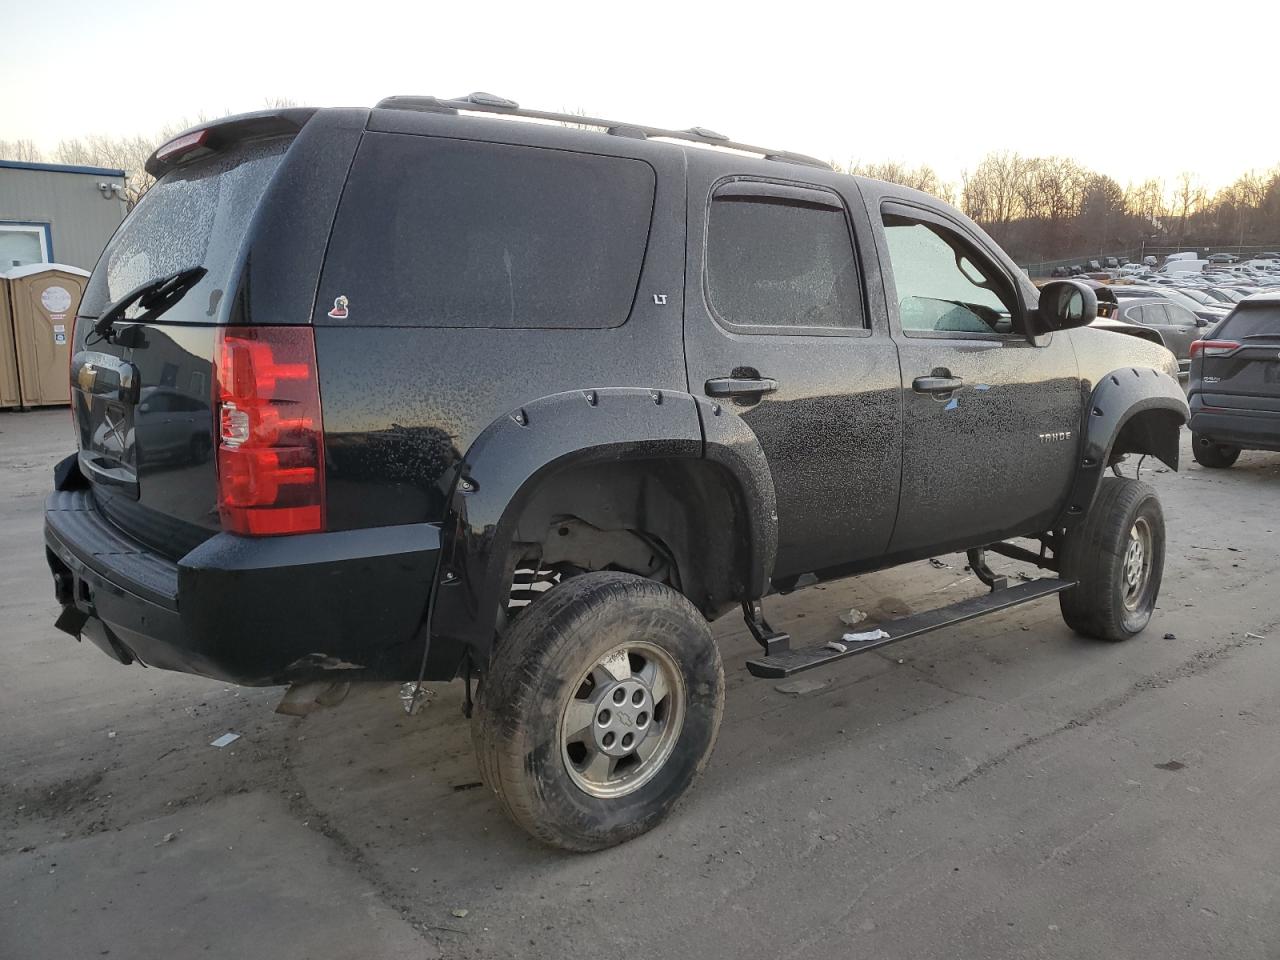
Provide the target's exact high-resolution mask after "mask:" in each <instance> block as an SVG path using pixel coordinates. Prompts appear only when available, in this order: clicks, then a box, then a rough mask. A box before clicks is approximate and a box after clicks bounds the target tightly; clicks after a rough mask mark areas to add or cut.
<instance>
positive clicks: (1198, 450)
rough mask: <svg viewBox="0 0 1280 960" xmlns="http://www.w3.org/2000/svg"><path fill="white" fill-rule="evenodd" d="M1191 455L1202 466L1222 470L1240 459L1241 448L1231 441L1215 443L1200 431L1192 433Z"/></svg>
mask: <svg viewBox="0 0 1280 960" xmlns="http://www.w3.org/2000/svg"><path fill="white" fill-rule="evenodd" d="M1191 455H1192V456H1193V457H1195V458H1196V463H1198V464H1200V466H1202V467H1209V468H1211V469H1214V470H1221V469H1225V468H1227V467H1230V466H1232V465H1234V464H1235V462H1236V461H1237V460H1239V459H1240V448H1239V447H1234V446H1232V445H1231V444H1229V443H1214V442H1213V441H1212V440H1210V439H1209V438H1208V437H1204V436H1201V435H1200V434H1198V433H1193V434H1191Z"/></svg>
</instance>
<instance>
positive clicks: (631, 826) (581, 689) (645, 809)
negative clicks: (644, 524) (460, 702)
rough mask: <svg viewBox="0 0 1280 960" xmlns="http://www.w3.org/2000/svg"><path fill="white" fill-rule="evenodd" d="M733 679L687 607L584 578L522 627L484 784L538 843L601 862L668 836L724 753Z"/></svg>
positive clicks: (619, 581)
mask: <svg viewBox="0 0 1280 960" xmlns="http://www.w3.org/2000/svg"><path fill="white" fill-rule="evenodd" d="M723 706H724V669H723V667H722V665H721V662H720V655H719V652H718V651H717V650H716V646H715V644H714V642H713V641H712V639H711V631H710V628H709V627H708V625H707V622H706V620H705V618H704V617H703V616H702V615H701V614H700V613H699V612H698V610H697V609H696V608H695V607H694V606H693V604H691V603H690V602H689V601H688V600H687V599H686V598H685V597H684V596H682V595H681V594H679V593H678V592H676V591H675V590H673V589H671V588H670V587H667V586H664V585H663V584H660V583H657V582H655V581H652V580H646V579H644V578H643V577H638V576H634V575H632V574H627V573H617V572H609V571H605V572H598V573H587V574H583V575H581V576H578V577H573V578H571V579H569V580H567V581H565V582H563V583H561V584H559V585H557V586H555V587H553V588H552V589H551V590H549V591H547V593H546V594H544V595H543V596H542V597H540V598H539V599H538V601H537V602H536V603H533V604H531V605H530V606H529V607H528V608H527V609H526V610H525V611H523V612H522V613H521V614H520V616H519V617H518V618H517V619H516V620H515V622H514V623H513V624H512V626H511V628H510V629H509V630H508V631H507V633H506V634H505V636H504V637H503V638H502V640H501V642H500V643H499V645H498V648H497V650H496V651H495V653H494V657H493V660H492V662H491V664H490V667H489V670H488V671H487V673H486V675H485V676H484V678H483V680H482V682H481V685H480V691H479V694H478V698H477V703H476V717H475V720H474V721H473V726H472V731H473V738H474V741H475V746H476V753H477V756H478V758H479V761H480V767H481V772H482V775H483V776H484V779H485V782H486V783H487V784H488V785H489V787H490V788H492V789H493V791H494V792H495V793H496V794H497V796H498V799H499V801H500V802H501V804H502V806H503V808H504V809H505V810H506V812H507V813H508V814H509V815H510V816H511V818H512V819H513V820H514V821H515V822H516V823H517V824H519V825H520V826H521V827H523V828H524V829H525V830H527V831H529V833H531V834H533V835H534V836H535V837H537V838H538V839H540V840H543V841H544V842H546V843H550V844H552V845H554V846H558V847H563V848H565V849H570V850H597V849H601V848H603V847H608V846H612V845H614V844H617V843H621V842H623V841H625V840H629V839H631V838H632V837H635V836H638V835H639V834H641V833H643V832H645V831H646V830H648V829H650V828H651V827H653V826H654V825H655V824H657V823H658V822H659V821H660V820H662V818H663V817H665V816H666V815H667V813H668V812H669V811H670V810H671V808H672V807H673V806H674V805H675V803H676V801H677V800H679V798H680V797H681V796H682V795H683V794H684V793H685V791H687V790H688V789H689V787H690V786H691V785H692V784H693V781H694V780H695V779H696V778H697V776H698V774H699V773H700V772H701V771H702V768H703V767H704V766H705V764H706V761H707V758H708V757H709V756H710V754H711V749H712V747H713V745H714V743H715V738H716V733H717V731H718V729H719V726H720V715H721V712H722V710H723Z"/></svg>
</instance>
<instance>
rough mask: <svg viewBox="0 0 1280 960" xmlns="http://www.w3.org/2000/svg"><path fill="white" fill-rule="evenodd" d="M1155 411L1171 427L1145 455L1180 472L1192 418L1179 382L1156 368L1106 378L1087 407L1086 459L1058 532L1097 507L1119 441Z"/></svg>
mask: <svg viewBox="0 0 1280 960" xmlns="http://www.w3.org/2000/svg"><path fill="white" fill-rule="evenodd" d="M1152 411H1163V412H1164V413H1165V414H1167V417H1166V418H1165V419H1166V420H1167V427H1165V428H1162V429H1160V430H1158V431H1152V435H1151V437H1150V438H1149V440H1150V442H1149V444H1147V445H1148V446H1149V447H1150V449H1146V450H1143V451H1142V452H1144V453H1149V454H1151V455H1153V456H1155V457H1156V458H1157V459H1159V460H1160V461H1162V462H1163V463H1165V464H1167V465H1168V466H1169V468H1170V469H1172V470H1177V469H1178V449H1179V447H1178V444H1179V439H1180V437H1179V432H1180V431H1181V429H1182V425H1183V424H1184V423H1186V422H1187V420H1188V419H1189V417H1190V412H1189V411H1188V409H1187V399H1186V396H1185V394H1184V393H1183V392H1182V387H1181V386H1180V385H1179V384H1178V381H1177V380H1175V379H1174V378H1173V377H1171V376H1169V374H1167V373H1165V372H1164V371H1162V370H1156V369H1153V368H1151V367H1121V368H1119V369H1117V370H1113V371H1111V373H1109V374H1107V375H1106V376H1104V377H1103V378H1102V379H1101V380H1100V381H1099V382H1098V384H1097V386H1095V387H1094V388H1093V392H1092V393H1091V394H1090V396H1089V398H1088V400H1087V402H1086V403H1085V407H1084V416H1083V417H1082V419H1081V428H1080V440H1081V442H1080V458H1079V460H1078V461H1077V463H1076V475H1075V480H1074V481H1073V483H1072V485H1071V493H1070V496H1069V497H1068V498H1067V503H1066V506H1065V507H1064V508H1063V510H1062V513H1061V514H1059V516H1058V519H1057V521H1055V523H1054V529H1061V528H1065V527H1071V526H1074V525H1075V524H1077V523H1079V522H1080V520H1082V519H1083V518H1084V515H1085V514H1086V513H1088V511H1089V508H1090V507H1091V506H1092V505H1093V498H1094V497H1095V496H1096V495H1097V493H1098V486H1099V485H1100V484H1101V483H1102V476H1103V474H1104V473H1105V472H1106V469H1107V467H1108V466H1109V465H1110V462H1111V457H1112V454H1113V452H1114V448H1115V444H1116V441H1117V439H1119V437H1120V436H1121V434H1122V432H1123V431H1124V428H1125V426H1126V424H1128V423H1129V422H1130V421H1132V420H1133V419H1134V418H1135V417H1137V416H1140V415H1142V414H1147V413H1150V412H1152Z"/></svg>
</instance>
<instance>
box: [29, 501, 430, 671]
mask: <svg viewBox="0 0 1280 960" xmlns="http://www.w3.org/2000/svg"><path fill="white" fill-rule="evenodd" d="M44 533H45V546H46V556H47V559H48V562H49V568H50V570H51V572H52V573H53V577H54V589H55V593H56V595H57V598H58V601H59V603H60V604H61V605H62V613H61V615H60V616H59V618H58V627H59V628H60V629H62V630H65V631H66V632H68V633H71V634H73V635H76V636H82V637H84V638H86V639H89V640H92V641H93V642H94V643H95V644H97V645H98V646H99V647H100V648H102V649H103V651H104V652H106V653H107V654H108V655H110V656H112V657H113V658H114V659H116V660H119V661H121V662H123V663H129V662H132V660H135V659H136V660H140V661H142V662H143V663H144V664H147V665H148V666H153V667H160V668H163V669H167V670H178V671H182V672H184V673H194V674H199V675H201V676H205V677H211V678H214V679H217V680H224V681H229V682H232V683H238V684H244V685H249V686H261V685H269V684H278V683H289V682H293V681H299V680H315V679H330V680H338V679H350V680H355V679H361V680H368V679H385V680H399V679H412V678H416V676H417V673H418V668H419V664H420V661H421V656H422V646H421V643H422V640H421V639H420V638H418V629H419V626H420V624H421V623H422V621H423V618H424V616H425V614H426V604H427V597H428V594H429V592H430V584H431V580H432V577H433V576H434V574H435V568H436V561H437V558H438V556H439V549H440V531H439V528H438V527H437V526H435V525H433V524H426V523H422V524H407V525H403V526H392V527H375V528H369V529H364V530H348V531H338V532H334V533H317V534H307V535H301V536H292V537H269V538H247V537H238V536H234V535H232V534H227V533H222V534H218V535H216V536H214V537H212V538H211V539H209V540H207V541H206V542H205V543H203V544H201V545H200V546H199V547H197V548H196V549H195V550H193V551H191V552H190V553H189V554H187V555H186V556H185V557H183V558H182V559H181V560H179V561H178V562H176V563H174V562H173V561H170V560H167V559H165V558H163V557H161V556H159V555H157V554H155V553H154V552H151V551H149V550H148V549H147V548H146V547H145V546H144V545H142V544H140V543H138V542H137V541H134V540H132V539H131V538H129V537H127V536H125V535H124V534H123V533H121V532H120V531H119V530H118V529H117V528H116V527H114V526H113V525H112V524H111V523H110V521H108V520H107V519H106V518H105V517H104V516H103V515H102V514H101V513H100V512H99V510H98V508H97V506H96V504H95V503H94V501H93V494H92V492H91V491H90V490H88V489H83V488H81V489H63V490H55V491H54V492H53V493H52V494H50V496H49V498H48V500H47V501H46V504H45V527H44ZM415 639H416V642H415ZM432 679H437V678H432ZM439 679H444V678H439Z"/></svg>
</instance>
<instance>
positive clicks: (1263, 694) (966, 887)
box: [0, 410, 1280, 960]
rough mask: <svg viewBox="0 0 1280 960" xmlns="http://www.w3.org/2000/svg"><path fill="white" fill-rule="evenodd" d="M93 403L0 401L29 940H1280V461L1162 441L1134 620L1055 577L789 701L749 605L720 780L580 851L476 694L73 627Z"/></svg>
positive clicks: (660, 945) (1256, 948)
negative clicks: (50, 557)
mask: <svg viewBox="0 0 1280 960" xmlns="http://www.w3.org/2000/svg"><path fill="white" fill-rule="evenodd" d="M66 418H67V414H66V411H65V410H51V411H42V412H38V413H27V414H0V743H2V744H3V747H2V748H0V749H2V758H0V957H3V958H5V960H44V958H50V960H53V958H57V960H62V958H88V957H99V956H110V957H120V958H128V960H142V958H152V957H156V958H159V957H164V958H171V957H174V958H176V957H196V956H209V957H244V958H256V957H271V958H273V960H291V958H303V957H306V958H316V960H338V958H342V960H345V958H357V957H358V958H361V960H381V958H408V957H438V956H442V957H477V958H478V957H485V958H489V957H555V958H561V957H568V956H579V957H600V956H615V955H618V956H620V955H627V956H637V957H652V958H663V957H688V956H696V957H698V958H699V960H715V958H733V960H740V958H743V957H770V958H773V957H786V958H814V960H821V958H829V957H844V956H879V957H903V958H924V957H942V956H946V957H949V958H954V957H962V958H969V957H972V958H989V957H1053V958H1055V960H1059V958H1070V957H1080V958H1088V960H1097V958H1100V957H1163V958H1175V957H1188V958H1190V957H1195V958H1203V957H1207V956H1215V957H1230V958H1252V957H1258V958H1262V957H1272V958H1274V957H1277V956H1280V697H1277V695H1276V683H1277V681H1276V678H1277V677H1280V551H1278V550H1277V548H1276V543H1277V538H1276V533H1277V529H1280V455H1274V454H1261V453H1246V454H1244V455H1243V456H1242V457H1241V459H1240V462H1239V463H1238V465H1237V466H1236V467H1235V468H1234V469H1232V470H1230V471H1217V472H1214V471H1208V470H1205V469H1202V468H1200V467H1199V466H1198V465H1197V464H1195V463H1194V461H1192V459H1191V456H1190V451H1189V449H1188V447H1187V445H1186V443H1185V442H1184V450H1183V459H1184V468H1183V471H1182V472H1181V473H1180V474H1174V473H1171V472H1167V471H1165V470H1163V468H1160V469H1155V468H1154V467H1152V466H1151V464H1152V461H1148V466H1147V468H1146V469H1145V470H1144V478H1145V479H1149V480H1151V482H1153V483H1154V484H1155V486H1156V487H1157V488H1158V489H1159V491H1160V494H1161V496H1162V498H1163V501H1164V507H1165V512H1166V517H1167V523H1168V531H1169V553H1168V562H1167V565H1166V568H1165V580H1164V588H1163V591H1162V594H1161V600H1160V606H1159V609H1158V611H1157V614H1156V618H1155V620H1154V621H1153V622H1152V625H1151V626H1150V628H1149V629H1148V630H1147V631H1146V633H1144V634H1143V635H1142V636H1140V637H1138V638H1137V639H1135V640H1133V641H1131V642H1129V643H1126V644H1123V645H1107V644H1102V643H1096V642H1088V641H1085V640H1083V639H1081V638H1078V637H1076V636H1073V635H1072V634H1071V633H1070V632H1069V631H1068V630H1067V629H1066V628H1065V627H1064V626H1063V624H1062V621H1061V619H1060V617H1059V615H1058V607H1057V602H1056V601H1055V600H1052V599H1050V600H1044V601H1039V602H1037V603H1034V604H1030V605H1028V606H1024V607H1020V608H1017V609H1015V610H1013V611H1011V612H1008V613H1005V614H1002V615H997V616H994V617H991V618H988V619H985V620H981V621H977V622H973V623H969V624H965V625H962V626H960V627H957V628H953V629H950V630H945V631H942V632H939V633H936V634H932V635H930V636H927V637H924V638H922V639H919V640H915V641H908V642H906V643H903V644H900V645H896V646H893V647H889V648H887V650H885V651H883V655H882V654H881V653H872V654H869V655H867V656H863V657H858V658H855V659H854V660H851V661H848V662H846V663H845V664H841V665H836V666H833V667H828V668H826V669H825V670H822V671H815V672H813V673H809V674H805V675H804V679H805V680H806V681H812V682H811V683H805V684H803V685H801V686H800V687H799V688H798V690H793V691H792V692H783V691H782V690H780V689H779V688H778V685H776V684H774V683H771V682H766V681H760V680H754V679H752V678H750V677H749V676H748V675H747V674H746V671H745V669H744V668H743V666H742V664H743V660H744V659H745V658H746V656H747V654H748V653H749V652H751V651H752V650H753V649H754V647H753V644H752V642H751V640H750V638H749V636H748V635H747V633H746V630H745V628H744V627H743V626H742V622H741V620H740V619H739V618H737V617H733V616H730V617H726V618H725V619H723V620H722V621H720V622H719V623H718V624H717V626H716V635H717V637H718V639H719V641H720V643H721V644H722V651H723V653H724V659H725V664H726V671H727V673H728V683H729V696H728V706H727V710H726V715H725V722H724V726H723V728H722V731H721V735H720V743H719V746H718V748H717V750H716V753H715V755H714V757H713V759H712V762H711V765H710V768H709V770H708V772H707V775H706V777H705V778H704V779H703V781H702V782H701V783H700V785H699V786H698V788H697V789H696V790H695V791H694V792H693V794H692V795H691V797H690V798H689V799H688V800H687V801H686V802H685V803H684V805H683V806H682V807H681V808H680V809H679V810H678V811H677V813H676V815H675V816H674V817H673V818H672V819H671V820H670V821H669V822H668V823H667V824H666V825H664V826H663V827H660V828H659V829H657V830H655V831H654V832H652V833H651V834H649V835H647V836H645V837H643V838H641V839H640V840H638V841H635V842H633V843H631V844H628V845H626V846H624V847H621V848H618V849H615V850H612V851H608V852H605V853H601V854H595V855H590V856H572V855H565V854H561V853H557V852H553V851H550V850H547V849H544V848H542V847H540V846H538V845H536V844H535V843H533V842H532V841H530V840H528V839H527V838H526V837H525V835H524V834H523V833H521V832H519V831H518V830H517V829H516V828H514V827H513V826H511V825H509V824H508V823H507V822H506V821H505V820H504V819H503V818H502V816H501V814H500V812H499V811H498V809H497V806H496V804H495V802H494V801H493V800H492V799H491V797H490V796H489V795H488V794H487V792H486V791H485V789H484V788H483V787H481V786H479V785H478V782H477V781H478V780H479V776H478V773H477V770H476V766H475V763H474V761H473V760H472V756H471V749H470V738H469V733H468V729H467V723H466V721H465V720H463V718H462V716H461V714H460V711H459V702H460V700H459V696H460V691H459V690H458V689H457V688H455V687H441V688H440V689H439V691H438V694H437V696H436V697H435V699H434V701H433V702H432V703H431V705H430V706H429V707H428V708H427V709H426V710H424V711H423V712H422V713H421V714H420V715H418V716H415V717H413V718H406V717H405V716H403V715H402V714H401V713H400V712H399V704H398V701H397V699H396V690H395V688H394V687H391V686H370V687H368V688H367V689H358V690H356V691H354V692H353V693H352V695H351V696H350V698H349V699H348V701H347V703H346V704H344V705H343V706H342V707H339V708H337V709H335V710H330V711H325V712H321V713H318V714H314V715H312V716H311V717H309V718H307V719H302V720H300V719H290V718H285V717H281V716H278V715H275V714H273V713H272V712H271V711H272V708H273V706H274V704H275V701H276V700H277V699H278V696H279V693H280V691H279V690H246V689H236V688H233V687H228V686H226V685H223V684H219V683H213V682H209V681H205V680H200V679H197V678H192V677H185V676H181V675H177V674H170V673H163V672H160V671H157V670H147V669H141V668H139V667H129V668H126V667H121V666H119V665H116V664H114V663H112V662H111V661H109V660H108V659H107V658H106V657H104V656H103V655H102V654H101V653H99V652H98V650H97V649H95V648H94V647H93V646H91V645H90V644H87V643H85V644H77V643H76V642H75V641H74V640H72V639H71V638H69V637H67V636H65V635H63V634H61V633H59V632H57V631H55V630H54V629H53V626H52V620H53V617H54V612H55V606H54V602H53V598H52V588H51V584H50V582H49V575H48V572H47V570H46V568H45V564H44V559H43V547H42V544H41V539H40V525H41V505H42V502H43V499H44V496H45V492H46V490H47V489H48V487H49V483H50V473H49V469H50V467H51V466H52V464H53V463H54V462H55V461H56V460H57V459H59V458H60V457H61V456H63V455H64V454H65V453H66V452H67V450H68V447H69V445H70V431H69V428H68V424H67V419H66ZM1156 466H1157V467H1158V466H1159V465H1156ZM1130 472H1131V469H1130ZM1010 495H1011V496H1016V495H1017V494H1016V491H1011V492H1010ZM944 560H945V564H946V565H945V566H941V567H938V566H933V565H931V564H927V563H920V564H912V565H911V566H909V567H905V568H902V569H899V570H894V571H890V572H887V573H883V574H877V575H872V576H867V577H863V578H861V579H860V580H855V581H850V582H845V583H840V584H836V585H830V586H825V587H817V588H813V589H810V590H807V591H802V592H801V593H798V594H795V595H793V596H791V597H787V598H781V599H778V600H775V601H771V611H770V619H771V620H773V621H774V623H775V625H777V626H780V627H781V628H782V629H787V630H790V631H791V632H792V633H793V634H795V635H797V636H799V637H801V638H817V637H819V636H826V635H830V636H834V635H835V633H836V631H838V630H839V629H840V628H841V625H840V623H839V621H838V620H837V614H838V613H840V612H841V611H842V610H844V609H848V608H849V607H850V606H857V607H859V608H860V609H863V610H867V611H872V612H880V613H881V614H886V615H893V614H896V613H899V612H901V611H902V610H903V609H904V608H908V609H912V610H917V609H925V608H928V607H930V606H934V605H938V604H941V603H943V602H947V601H950V600H952V599H955V598H957V597H960V596H963V595H966V594H969V593H977V592H979V591H980V590H981V589H982V588H981V585H980V584H978V583H977V582H976V580H975V579H974V578H973V577H972V576H971V575H969V574H967V573H966V572H965V571H964V568H963V559H962V558H960V557H947V558H944ZM1010 566H1011V567H1012V565H1010ZM228 731H231V732H235V733H239V734H241V737H240V739H239V740H237V741H236V742H235V743H233V744H232V745H230V746H228V747H225V748H222V749H218V748H215V747H211V746H210V741H212V740H213V739H214V738H216V737H218V736H219V735H221V734H223V733H226V732H228Z"/></svg>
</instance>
